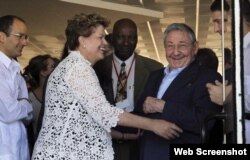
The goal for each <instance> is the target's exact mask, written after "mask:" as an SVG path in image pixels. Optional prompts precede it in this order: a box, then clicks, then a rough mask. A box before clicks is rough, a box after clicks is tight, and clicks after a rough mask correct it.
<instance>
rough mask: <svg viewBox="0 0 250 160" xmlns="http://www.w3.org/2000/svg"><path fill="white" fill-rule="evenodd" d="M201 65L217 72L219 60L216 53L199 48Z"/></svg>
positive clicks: (198, 58)
mask: <svg viewBox="0 0 250 160" xmlns="http://www.w3.org/2000/svg"><path fill="white" fill-rule="evenodd" d="M196 60H197V61H198V63H199V65H201V66H202V67H205V68H210V69H212V70H215V71H217V69H218V66H219V60H218V57H217V56H216V53H215V52H214V51H213V50H212V49H210V48H199V49H198V51H197V54H196Z"/></svg>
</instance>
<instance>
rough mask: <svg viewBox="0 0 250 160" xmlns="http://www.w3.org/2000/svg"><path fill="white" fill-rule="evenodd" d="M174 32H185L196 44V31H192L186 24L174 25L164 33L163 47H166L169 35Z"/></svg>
mask: <svg viewBox="0 0 250 160" xmlns="http://www.w3.org/2000/svg"><path fill="white" fill-rule="evenodd" d="M172 31H183V32H187V33H188V35H189V37H190V40H191V41H192V43H194V42H196V36H195V33H194V31H193V30H192V28H190V27H189V26H188V25H186V24H184V23H172V24H170V25H169V26H168V27H167V28H166V30H165V31H164V34H163V45H164V47H166V43H165V42H166V38H167V36H168V34H169V33H170V32H172Z"/></svg>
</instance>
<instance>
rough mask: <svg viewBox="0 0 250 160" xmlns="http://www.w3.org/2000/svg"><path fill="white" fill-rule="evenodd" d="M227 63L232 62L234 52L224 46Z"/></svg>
mask: <svg viewBox="0 0 250 160" xmlns="http://www.w3.org/2000/svg"><path fill="white" fill-rule="evenodd" d="M224 58H225V63H228V64H232V52H231V50H230V49H229V48H224Z"/></svg>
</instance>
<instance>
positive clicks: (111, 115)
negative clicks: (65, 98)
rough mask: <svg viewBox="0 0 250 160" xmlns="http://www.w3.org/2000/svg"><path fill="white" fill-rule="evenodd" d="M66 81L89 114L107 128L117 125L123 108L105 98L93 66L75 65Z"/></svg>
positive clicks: (108, 129)
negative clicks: (113, 105) (114, 105)
mask: <svg viewBox="0 0 250 160" xmlns="http://www.w3.org/2000/svg"><path fill="white" fill-rule="evenodd" d="M66 83H67V84H68V85H69V88H71V89H72V92H73V94H74V95H75V97H76V98H77V99H78V100H79V102H80V103H81V104H82V106H83V107H84V109H85V110H86V111H87V112H88V114H89V115H90V116H91V117H92V118H93V119H94V121H96V122H97V123H98V124H100V126H102V127H103V128H104V129H105V130H107V131H108V132H110V129H111V127H114V126H116V125H117V122H118V120H119V119H118V116H119V115H120V114H121V113H122V112H123V110H122V109H119V108H116V107H112V105H111V104H110V103H108V101H107V100H106V98H105V95H104V93H103V91H102V89H101V87H100V84H99V81H98V79H97V76H96V74H95V72H94V70H93V68H92V67H91V66H85V65H82V64H79V65H74V67H72V68H71V69H70V71H69V73H68V75H67V76H66Z"/></svg>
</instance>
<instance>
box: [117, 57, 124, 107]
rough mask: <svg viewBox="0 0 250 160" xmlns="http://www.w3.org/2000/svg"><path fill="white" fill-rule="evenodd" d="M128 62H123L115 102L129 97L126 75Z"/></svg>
mask: <svg viewBox="0 0 250 160" xmlns="http://www.w3.org/2000/svg"><path fill="white" fill-rule="evenodd" d="M125 67H126V63H124V62H123V63H122V64H121V71H120V74H119V76H118V81H117V92H116V97H115V102H119V101H122V100H124V99H126V98H127V75H126V70H125Z"/></svg>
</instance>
